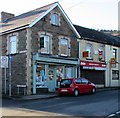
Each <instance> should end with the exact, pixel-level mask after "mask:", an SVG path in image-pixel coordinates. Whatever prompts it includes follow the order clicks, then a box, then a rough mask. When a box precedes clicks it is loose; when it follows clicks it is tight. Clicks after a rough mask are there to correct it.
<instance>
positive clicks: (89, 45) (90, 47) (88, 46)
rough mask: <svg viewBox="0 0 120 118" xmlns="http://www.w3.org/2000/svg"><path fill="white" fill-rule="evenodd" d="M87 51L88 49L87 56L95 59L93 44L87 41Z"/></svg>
mask: <svg viewBox="0 0 120 118" xmlns="http://www.w3.org/2000/svg"><path fill="white" fill-rule="evenodd" d="M86 51H88V57H87V59H93V47H92V44H90V43H87V45H86Z"/></svg>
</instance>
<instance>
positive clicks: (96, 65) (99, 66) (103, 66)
mask: <svg viewBox="0 0 120 118" xmlns="http://www.w3.org/2000/svg"><path fill="white" fill-rule="evenodd" d="M80 66H83V67H84V69H85V68H86V69H95V70H105V69H106V64H105V63H99V62H89V61H80Z"/></svg>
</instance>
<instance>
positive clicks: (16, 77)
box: [2, 30, 27, 94]
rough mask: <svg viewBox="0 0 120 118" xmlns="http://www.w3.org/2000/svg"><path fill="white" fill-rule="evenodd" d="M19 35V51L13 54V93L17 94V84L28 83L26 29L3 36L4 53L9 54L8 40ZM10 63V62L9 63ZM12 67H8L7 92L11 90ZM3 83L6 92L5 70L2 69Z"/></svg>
mask: <svg viewBox="0 0 120 118" xmlns="http://www.w3.org/2000/svg"><path fill="white" fill-rule="evenodd" d="M12 35H17V53H16V54H13V55H11V61H10V60H9V62H11V89H12V94H17V87H16V86H17V85H18V84H22V85H26V58H27V55H26V39H27V37H26V30H21V31H19V32H14V33H11V34H6V35H3V36H2V47H3V49H4V50H3V51H2V55H6V56H8V50H7V49H8V48H7V47H8V40H9V36H12ZM9 65H10V64H9ZM9 70H10V67H9V68H7V70H6V71H7V81H6V84H7V93H8V92H9V87H8V86H9V78H10V74H9ZM2 80H3V81H2V85H3V93H4V71H2Z"/></svg>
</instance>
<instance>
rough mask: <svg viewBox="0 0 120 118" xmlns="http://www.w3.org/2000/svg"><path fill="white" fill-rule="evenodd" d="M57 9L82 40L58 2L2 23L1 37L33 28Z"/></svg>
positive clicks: (0, 28) (0, 27) (0, 24)
mask: <svg viewBox="0 0 120 118" xmlns="http://www.w3.org/2000/svg"><path fill="white" fill-rule="evenodd" d="M56 7H58V8H59V9H60V10H61V13H62V14H63V17H64V18H65V20H66V22H67V23H68V25H69V27H70V29H71V30H72V31H73V32H74V33H75V35H76V37H77V38H80V35H79V33H78V32H77V30H76V29H75V27H74V26H73V24H72V22H71V21H70V19H69V18H68V16H67V14H66V13H65V12H64V10H63V9H62V7H61V6H60V4H59V3H58V2H54V3H52V4H49V5H46V6H43V7H41V8H38V9H35V10H31V11H29V12H27V13H23V14H21V15H19V16H15V17H13V18H11V19H8V20H7V21H6V22H5V23H0V35H2V34H4V33H6V32H12V31H14V30H16V29H17V30H18V29H23V28H27V27H32V26H33V25H35V23H37V22H38V21H40V20H41V19H42V18H43V17H44V16H46V15H47V14H48V13H49V12H50V11H51V10H53V9H54V8H56Z"/></svg>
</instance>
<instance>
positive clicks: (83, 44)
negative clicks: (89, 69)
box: [80, 40, 104, 62]
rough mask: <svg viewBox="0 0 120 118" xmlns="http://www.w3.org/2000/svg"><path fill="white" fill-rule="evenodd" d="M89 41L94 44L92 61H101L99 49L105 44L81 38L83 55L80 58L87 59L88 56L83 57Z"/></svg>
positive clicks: (81, 53)
mask: <svg viewBox="0 0 120 118" xmlns="http://www.w3.org/2000/svg"><path fill="white" fill-rule="evenodd" d="M87 43H90V44H92V45H93V59H92V60H91V61H93V62H100V61H99V58H98V49H99V47H100V46H101V45H102V46H104V44H101V43H96V42H91V41H87V40H81V41H80V55H81V56H80V59H81V60H86V58H84V57H83V52H84V51H86V44H87ZM88 61H89V60H88Z"/></svg>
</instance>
